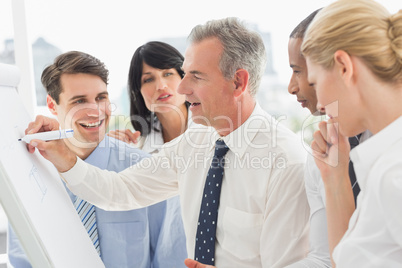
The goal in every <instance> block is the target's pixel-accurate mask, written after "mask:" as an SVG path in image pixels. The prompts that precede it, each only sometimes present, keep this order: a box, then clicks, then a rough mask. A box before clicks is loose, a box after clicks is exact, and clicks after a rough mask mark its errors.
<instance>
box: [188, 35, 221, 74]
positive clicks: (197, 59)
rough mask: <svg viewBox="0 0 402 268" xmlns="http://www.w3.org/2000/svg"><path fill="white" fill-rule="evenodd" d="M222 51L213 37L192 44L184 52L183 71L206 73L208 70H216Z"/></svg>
mask: <svg viewBox="0 0 402 268" xmlns="http://www.w3.org/2000/svg"><path fill="white" fill-rule="evenodd" d="M222 51H223V46H222V44H221V42H220V41H219V39H217V38H215V37H213V38H208V39H205V40H202V41H200V42H196V43H192V44H190V46H189V47H188V48H187V50H186V53H185V57H184V62H183V70H184V71H185V72H191V71H200V72H207V70H208V69H209V70H210V71H211V69H218V68H219V61H220V57H221V54H222ZM214 71H216V70H214Z"/></svg>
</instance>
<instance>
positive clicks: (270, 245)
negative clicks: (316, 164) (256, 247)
mask: <svg viewBox="0 0 402 268" xmlns="http://www.w3.org/2000/svg"><path fill="white" fill-rule="evenodd" d="M303 171H304V163H294V164H290V165H288V166H287V167H286V168H275V169H274V170H273V171H272V172H271V175H270V178H269V179H270V181H271V182H270V183H269V185H268V189H267V191H268V193H267V197H268V200H267V202H266V207H265V215H264V223H263V228H262V232H261V239H260V256H261V263H262V265H263V267H270V268H276V267H278V268H279V267H284V266H286V265H289V264H291V263H294V262H296V261H298V260H300V259H302V258H304V257H305V256H306V254H307V252H308V219H309V214H310V209H309V206H308V202H307V197H306V191H305V186H304V179H303Z"/></svg>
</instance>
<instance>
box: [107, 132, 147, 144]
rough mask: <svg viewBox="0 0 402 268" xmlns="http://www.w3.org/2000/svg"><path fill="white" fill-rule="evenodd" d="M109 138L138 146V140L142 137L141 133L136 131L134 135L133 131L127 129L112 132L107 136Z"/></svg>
mask: <svg viewBox="0 0 402 268" xmlns="http://www.w3.org/2000/svg"><path fill="white" fill-rule="evenodd" d="M107 135H108V136H110V137H112V138H115V139H118V140H121V141H124V142H126V143H134V144H136V143H137V142H138V138H139V137H140V136H141V132H139V131H135V132H134V133H133V132H131V130H129V129H126V130H120V129H116V130H111V131H109V133H108V134H107Z"/></svg>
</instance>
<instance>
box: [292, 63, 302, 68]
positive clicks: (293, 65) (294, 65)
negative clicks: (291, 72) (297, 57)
mask: <svg viewBox="0 0 402 268" xmlns="http://www.w3.org/2000/svg"><path fill="white" fill-rule="evenodd" d="M293 67H297V68H301V67H300V66H299V65H296V64H290V68H293Z"/></svg>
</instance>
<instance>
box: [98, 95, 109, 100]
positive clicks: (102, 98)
mask: <svg viewBox="0 0 402 268" xmlns="http://www.w3.org/2000/svg"><path fill="white" fill-rule="evenodd" d="M107 98H108V97H107V96H106V95H101V96H98V97H97V98H96V100H97V101H102V100H107Z"/></svg>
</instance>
